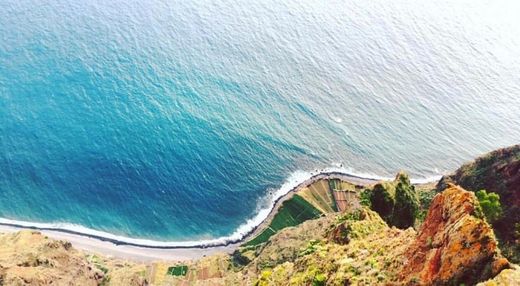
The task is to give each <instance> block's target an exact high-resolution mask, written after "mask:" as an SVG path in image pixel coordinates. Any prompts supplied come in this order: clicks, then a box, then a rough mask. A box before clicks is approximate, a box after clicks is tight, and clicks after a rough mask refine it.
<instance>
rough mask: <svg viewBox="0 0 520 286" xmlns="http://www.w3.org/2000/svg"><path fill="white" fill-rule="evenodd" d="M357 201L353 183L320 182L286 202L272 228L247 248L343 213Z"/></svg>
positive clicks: (251, 241)
mask: <svg viewBox="0 0 520 286" xmlns="http://www.w3.org/2000/svg"><path fill="white" fill-rule="evenodd" d="M356 197H357V190H356V186H355V185H353V184H352V183H349V182H346V181H342V180H339V179H330V180H329V179H322V180H318V181H316V182H314V183H312V184H310V185H309V186H307V187H304V188H302V189H300V190H299V191H297V192H296V194H295V195H294V196H293V197H292V198H290V199H288V200H286V201H285V202H283V203H282V205H281V207H280V208H279V209H278V212H277V213H276V215H274V217H273V219H272V221H271V223H270V224H269V226H268V227H267V228H266V229H264V230H263V231H262V232H261V233H260V234H258V235H257V236H256V237H254V238H253V239H251V240H249V241H248V242H247V243H245V244H244V246H254V245H259V244H261V243H264V242H266V241H267V240H268V239H269V238H270V237H271V236H272V235H274V234H275V233H276V232H278V231H279V230H281V229H283V228H286V227H289V226H295V225H298V224H300V223H302V222H304V221H306V220H309V219H314V218H317V217H319V216H321V215H322V214H326V213H333V212H337V211H343V210H345V209H346V208H348V207H350V206H351V204H352V202H353V201H357V199H356ZM351 201H352V202H351Z"/></svg>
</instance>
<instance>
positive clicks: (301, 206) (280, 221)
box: [244, 195, 322, 246]
mask: <svg viewBox="0 0 520 286" xmlns="http://www.w3.org/2000/svg"><path fill="white" fill-rule="evenodd" d="M321 214H322V213H321V212H320V211H319V210H318V209H316V208H315V207H314V206H312V205H311V204H310V203H309V202H307V201H306V200H305V199H304V198H302V197H301V196H299V195H294V196H293V197H292V198H290V199H288V200H286V201H285V202H283V203H282V206H281V207H280V209H279V210H278V212H277V213H276V215H275V216H274V218H273V220H272V221H271V224H269V226H268V227H267V228H266V229H265V230H264V231H262V233H260V234H259V235H258V236H256V237H255V238H253V239H252V240H250V241H248V242H247V243H245V244H244V246H253V245H259V244H261V243H264V242H266V241H267V240H268V239H269V238H270V237H271V236H272V235H274V234H275V233H276V232H278V231H279V230H281V229H284V228H286V227H289V226H295V225H299V224H300V223H302V222H304V221H306V220H309V219H315V218H318V217H320V216H321Z"/></svg>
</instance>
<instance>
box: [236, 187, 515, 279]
mask: <svg viewBox="0 0 520 286" xmlns="http://www.w3.org/2000/svg"><path fill="white" fill-rule="evenodd" d="M286 231H287V232H290V231H292V230H286ZM317 234H318V237H315V239H314V240H312V241H309V243H308V244H307V245H306V246H305V247H303V248H301V250H300V253H299V255H298V256H296V257H295V258H294V259H292V260H285V261H280V263H278V264H277V265H276V264H275V265H269V266H268V267H265V268H263V269H262V268H259V267H258V264H257V265H256V267H255V268H254V269H253V268H250V267H245V270H243V271H245V272H246V273H249V274H251V273H257V274H258V281H257V283H258V285H281V284H288V285H349V284H354V285H356V284H365V285H386V284H392V285H402V284H404V285H460V284H465V285H474V284H475V283H477V282H479V281H485V280H486V279H490V278H493V277H495V276H496V275H497V274H498V273H501V271H502V270H504V269H507V268H510V267H511V265H510V264H509V262H508V261H507V260H506V259H505V258H503V257H502V256H501V254H500V250H499V249H498V247H497V241H496V239H495V236H494V233H493V230H492V229H491V227H490V226H489V225H488V224H487V223H486V221H485V220H484V219H483V217H482V214H481V211H480V208H479V204H478V201H477V199H476V197H475V195H474V194H473V193H472V192H468V191H465V190H463V189H462V188H460V187H456V186H450V187H449V188H448V189H446V191H444V192H442V193H441V194H438V195H437V196H436V197H435V198H434V200H433V202H432V205H431V207H430V209H429V211H428V214H427V216H426V219H425V221H424V223H423V225H422V227H421V229H420V231H419V232H418V233H417V232H416V231H414V230H413V229H412V228H408V229H406V230H400V229H397V228H393V227H392V228H391V227H389V226H388V225H386V223H385V222H384V221H383V220H382V219H381V218H380V217H379V215H378V214H377V213H375V212H373V211H371V210H368V209H359V210H357V211H354V212H351V213H345V214H342V215H340V216H338V217H337V218H336V219H335V220H334V221H332V222H331V224H330V225H329V226H328V227H326V228H325V229H323V228H322V229H320V230H317ZM279 235H282V234H279ZM277 236H278V235H276V236H274V237H273V238H274V239H276V238H277ZM278 247H279V246H278V245H276V244H269V245H267V246H265V247H264V249H262V250H260V253H259V254H257V255H258V257H262V256H263V255H264V254H263V251H266V250H268V252H269V253H278V252H280V251H282V250H281V249H278ZM256 259H258V258H254V257H253V262H254V261H255V260H256ZM513 273H516V272H514V271H513ZM508 277H509V278H508V279H514V276H511V275H509V276H508ZM511 277H513V278H511ZM320 283H321V284H320Z"/></svg>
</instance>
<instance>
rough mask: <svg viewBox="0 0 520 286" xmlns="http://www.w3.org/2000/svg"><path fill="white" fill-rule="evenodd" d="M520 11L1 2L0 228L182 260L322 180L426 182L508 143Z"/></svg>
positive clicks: (201, 0)
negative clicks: (50, 232) (150, 247)
mask: <svg viewBox="0 0 520 286" xmlns="http://www.w3.org/2000/svg"><path fill="white" fill-rule="evenodd" d="M518 11H520V4H518V2H517V1H513V0H512V1H448V0H446V1H428V2H426V3H425V1H419V2H417V1H379V0H376V1H361V0H342V1H311V0H303V1H302V0H282V1H280V0H279V1H272V0H265V1H231V0H213V1H210V0H183V1H159V0H150V1H133V0H124V1H120V0H114V1H101V0H85V1H73V0H53V1H48V0H40V1H35V0H24V1H20V0H3V1H1V2H0V217H1V218H3V220H2V221H3V222H6V221H7V222H13V221H17V222H18V223H20V222H21V221H24V222H28V223H29V224H31V225H35V224H36V225H40V226H48V227H51V226H53V227H62V228H68V229H76V230H82V231H84V232H96V233H101V234H102V235H109V234H110V235H111V236H114V237H127V238H132V239H143V240H146V241H147V243H150V244H152V243H160V242H161V241H162V243H166V242H168V243H170V242H171V244H175V243H178V244H183V243H184V244H190V243H192V242H197V241H199V242H200V241H218V240H222V239H225V238H230V237H232V238H236V237H240V235H241V234H243V233H245V232H247V231H248V230H250V229H251V228H252V227H253V226H254V225H255V224H257V223H258V221H259V220H261V218H262V217H263V216H265V215H266V212H268V209H269V207H270V206H271V205H272V201H273V199H276V197H278V196H280V195H281V194H283V193H284V192H286V191H287V190H288V189H290V188H291V186H294V185H296V184H297V183H298V182H302V181H304V180H305V179H307V178H309V176H310V174H311V172H313V173H316V172H319V171H320V170H322V169H327V170H332V169H333V170H340V171H342V172H345V173H351V174H354V175H359V176H365V177H372V178H391V177H393V176H394V174H395V173H396V172H398V171H399V170H406V171H407V172H409V173H410V174H411V176H412V178H415V179H416V180H428V179H429V178H435V177H438V176H439V175H441V174H444V173H447V172H450V171H453V170H454V169H456V168H457V167H458V166H460V165H461V164H462V163H464V162H466V161H468V160H471V159H472V158H474V157H475V156H478V155H480V154H482V153H485V152H488V151H491V150H493V149H496V148H499V147H504V146H508V145H512V144H517V143H519V142H520V18H518V16H517V14H518V13H517V12H518ZM38 223H40V224H38Z"/></svg>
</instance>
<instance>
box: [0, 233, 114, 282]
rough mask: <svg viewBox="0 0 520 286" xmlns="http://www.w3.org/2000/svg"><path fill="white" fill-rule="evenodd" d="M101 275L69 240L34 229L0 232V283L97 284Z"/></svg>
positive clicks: (100, 280) (102, 276) (102, 274)
mask: <svg viewBox="0 0 520 286" xmlns="http://www.w3.org/2000/svg"><path fill="white" fill-rule="evenodd" d="M103 278H104V273H103V272H102V271H101V270H99V269H97V268H96V267H95V266H94V265H93V264H91V263H89V262H88V261H87V260H86V259H85V257H84V256H83V255H82V254H81V253H79V252H78V251H76V250H74V249H73V248H72V246H71V244H70V242H65V241H57V240H52V239H48V238H47V237H45V236H43V235H41V234H40V233H39V232H35V231H20V232H17V233H9V234H2V235H0V284H1V285H50V284H52V285H99V284H100V283H101V282H102V281H103Z"/></svg>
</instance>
